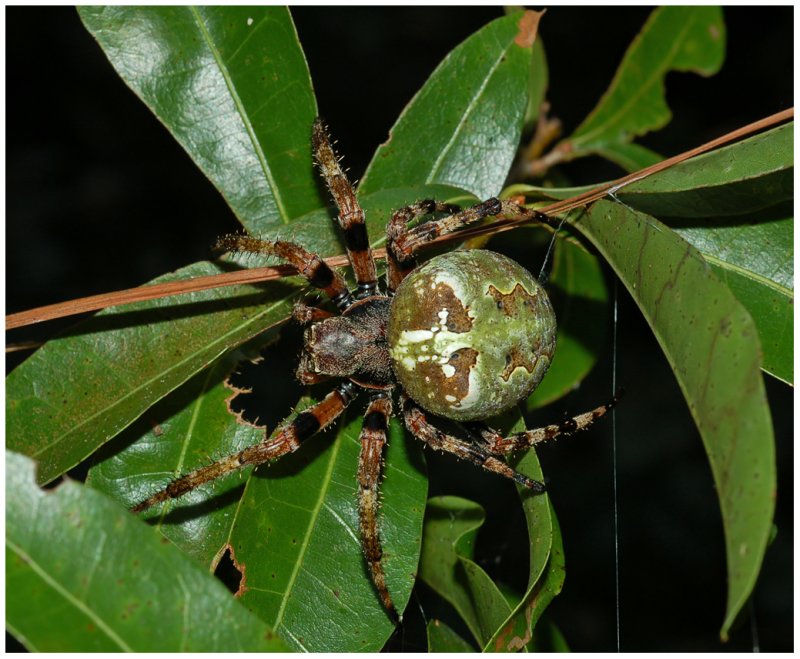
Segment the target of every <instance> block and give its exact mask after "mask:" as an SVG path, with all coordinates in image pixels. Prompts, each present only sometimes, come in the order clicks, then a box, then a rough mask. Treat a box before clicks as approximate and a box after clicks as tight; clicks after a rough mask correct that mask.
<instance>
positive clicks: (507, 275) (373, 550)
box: [133, 120, 610, 620]
mask: <svg viewBox="0 0 800 659" xmlns="http://www.w3.org/2000/svg"><path fill="white" fill-rule="evenodd" d="M312 142H313V148H314V155H315V157H316V160H317V164H318V166H319V168H320V171H321V173H322V176H323V178H324V179H325V182H326V184H327V186H328V189H329V190H330V192H331V195H332V196H333V199H334V201H335V202H336V205H337V207H338V208H339V216H338V218H337V219H338V222H339V224H340V226H341V228H342V230H343V232H344V237H345V244H346V247H347V253H348V257H349V260H350V263H351V265H352V267H353V271H354V274H355V278H356V283H357V289H356V291H355V292H354V293H352V292H351V291H350V290H349V289H348V288H347V286H346V284H345V281H344V279H343V278H342V276H341V275H340V274H339V273H337V272H335V271H333V270H331V269H330V267H328V265H327V264H326V263H325V262H324V261H323V260H322V259H321V258H320V257H319V256H318V255H316V254H313V253H311V252H308V251H307V250H305V249H304V248H303V247H301V246H299V245H296V244H294V243H289V242H283V241H266V240H260V239H256V238H252V237H249V236H227V237H225V238H223V239H221V240H220V241H219V245H218V247H219V248H220V249H222V250H224V251H239V252H254V253H260V254H266V255H273V256H278V257H280V258H281V259H283V260H284V261H286V262H288V263H290V264H291V265H293V266H295V267H296V268H297V270H298V272H299V274H300V275H302V276H303V277H305V278H306V279H307V280H308V282H309V284H311V285H312V286H313V287H315V288H317V289H319V290H321V291H323V292H324V293H325V294H326V295H327V296H328V297H329V298H330V300H332V302H333V303H334V304H335V305H336V307H337V308H338V310H339V312H340V313H339V314H338V315H337V314H336V313H333V312H331V311H327V310H325V309H322V308H317V307H312V306H307V305H305V304H302V303H300V304H298V305H297V306H296V307H295V310H294V317H295V319H296V320H297V321H299V322H301V323H303V324H306V325H307V327H306V330H305V334H304V342H303V351H302V354H301V357H300V365H299V367H298V370H297V377H298V378H299V379H300V381H301V382H303V383H307V384H312V383H316V382H321V381H324V380H327V379H330V378H339V379H340V382H339V383H338V384H337V385H336V386H335V388H334V389H333V390H332V391H331V392H330V393H329V394H328V395H327V396H325V398H323V399H322V400H321V401H319V402H318V403H316V404H315V405H312V406H311V407H310V408H308V409H307V410H305V411H303V412H301V413H300V414H298V415H297V416H296V417H294V418H293V419H292V420H291V421H289V422H286V423H284V425H282V426H280V427H279V429H278V430H277V431H276V432H275V433H273V434H272V435H271V436H268V437H265V438H264V440H263V441H262V442H261V443H259V444H256V445H254V446H250V447H248V448H245V449H244V450H242V451H240V452H239V453H236V454H234V455H230V456H227V457H225V458H222V459H221V460H218V461H216V462H214V463H213V464H210V465H208V466H207V467H203V468H202V469H198V470H197V471H194V472H191V473H189V474H186V475H184V476H181V477H179V478H178V479H176V480H174V481H172V482H171V483H170V484H169V485H167V486H166V487H165V488H164V489H163V490H161V491H160V492H157V493H155V494H154V495H152V496H151V497H149V498H148V499H146V500H145V501H142V502H141V503H139V504H138V505H136V506H134V508H133V510H134V511H135V512H139V511H142V510H145V509H146V508H149V507H150V506H153V505H155V504H157V503H160V502H162V501H166V500H168V499H173V498H177V497H180V496H182V495H184V494H186V493H187V492H189V491H190V490H193V489H194V488H196V487H198V486H199V485H202V484H203V483H207V482H209V481H211V480H214V479H216V478H219V477H220V476H222V475H223V474H226V473H228V472H231V471H233V470H236V469H240V468H242V467H244V466H247V465H259V464H263V463H265V462H270V461H273V460H276V459H278V458H280V457H281V456H282V455H285V454H286V453H289V452H292V451H295V450H297V449H298V448H299V447H300V445H301V444H302V442H303V441H304V440H306V439H308V438H309V437H311V436H312V435H314V434H315V433H316V432H317V431H319V430H321V429H323V428H325V427H326V426H328V425H330V424H331V423H332V422H333V421H335V420H336V419H337V418H338V417H339V416H340V415H341V414H342V412H344V410H345V409H346V407H347V406H348V405H349V404H350V403H351V402H352V401H353V399H354V398H355V397H356V395H357V393H358V392H359V390H364V391H366V392H367V393H368V394H369V395H370V402H369V404H368V406H367V410H366V413H365V415H364V423H363V428H362V431H361V437H360V440H361V454H360V458H359V464H358V475H357V477H358V497H359V500H358V512H359V520H360V524H359V526H360V534H361V546H362V549H363V551H364V556H365V558H366V562H367V566H368V569H369V573H370V577H371V578H372V581H373V583H374V584H375V588H376V590H377V593H378V595H379V597H380V599H381V601H382V602H383V605H384V606H385V607H386V610H387V611H388V612H389V614H390V615H391V616H392V617H393V618H394V619H395V620H396V619H398V617H399V616H398V614H397V611H396V610H395V606H394V603H393V601H392V597H391V595H390V594H389V588H388V586H387V584H386V577H385V574H384V570H383V566H382V564H381V556H382V549H381V543H380V538H379V534H378V521H377V520H378V485H379V481H380V470H381V456H382V452H383V447H384V444H385V443H386V430H387V424H388V419H389V417H390V416H391V414H392V393H393V392H396V393H397V394H398V398H399V403H400V409H401V416H402V419H403V421H404V422H405V425H406V427H407V428H408V430H409V431H410V432H411V434H412V435H414V437H416V438H417V439H419V440H420V441H422V442H423V443H425V444H426V445H428V446H430V447H431V448H433V449H436V450H440V451H445V452H448V453H452V454H453V455H455V456H457V457H458V458H461V459H464V460H467V461H470V462H472V463H474V464H476V465H478V466H480V467H483V468H484V469H486V470H488V471H492V472H494V473H497V474H499V475H501V476H504V477H506V478H510V479H512V480H514V481H515V482H516V483H518V484H520V485H522V486H524V487H526V488H528V489H530V490H532V491H534V492H543V491H544V486H543V485H542V484H541V483H539V482H538V481H534V480H532V479H530V478H528V477H527V476H525V475H524V474H521V473H519V472H517V471H515V470H514V469H512V468H511V467H510V466H509V465H508V464H507V463H506V462H505V461H504V460H503V459H502V456H503V455H506V454H508V453H511V452H512V451H515V450H518V449H522V448H527V447H530V446H532V445H533V444H535V443H537V442H540V441H542V440H544V439H549V438H552V437H555V436H557V435H560V434H564V433H570V432H573V431H575V430H578V429H580V428H585V427H587V426H588V425H589V424H591V423H592V422H593V421H594V420H595V419H596V418H598V417H600V416H602V415H603V414H605V412H606V411H607V410H608V409H609V407H610V405H604V406H602V407H598V408H597V409H595V410H592V411H591V412H587V413H585V414H581V415H579V416H576V417H574V418H572V419H568V420H567V421H564V422H562V423H559V424H555V425H549V426H544V427H542V428H537V429H534V430H528V431H525V432H519V433H515V434H513V435H510V436H508V437H503V436H502V435H500V434H499V433H497V432H495V431H493V430H491V429H489V428H488V427H480V428H479V429H478V430H477V432H476V433H475V434H474V439H460V438H459V437H456V436H454V435H450V434H448V433H446V432H444V431H442V430H441V429H439V428H438V427H436V426H434V425H433V424H431V423H430V421H429V420H428V418H427V414H428V413H433V414H437V415H440V416H443V417H446V418H449V419H452V420H455V421H477V420H481V419H485V418H487V417H490V416H493V415H496V414H499V413H500V412H502V411H504V410H507V409H509V408H510V407H512V406H513V405H515V404H516V403H517V402H519V401H520V400H521V399H522V398H524V397H525V396H527V395H528V394H529V393H530V392H531V391H532V390H533V389H534V388H535V387H536V385H538V384H539V382H540V381H541V379H542V377H543V376H544V374H545V372H546V371H547V368H548V367H549V365H550V361H551V359H552V356H553V352H554V350H555V335H556V323H555V316H554V314H553V309H552V306H551V305H550V301H549V299H548V298H547V294H546V293H545V291H544V289H543V288H542V286H541V285H540V284H539V282H538V281H537V280H536V279H535V278H534V277H533V276H532V275H531V274H530V273H529V272H528V271H527V270H525V269H524V268H523V267H522V266H520V265H519V264H518V263H515V262H514V261H512V260H511V259H508V258H507V257H505V256H502V255H500V254H495V253H494V252H489V251H486V250H472V251H457V252H452V253H449V254H444V255H441V256H438V257H435V258H433V259H431V260H430V261H428V262H427V263H426V264H425V265H423V266H422V267H420V268H417V267H416V259H415V253H416V251H417V250H418V249H419V247H421V246H422V245H424V244H426V243H427V242H430V241H431V240H432V239H433V238H436V237H437V236H440V235H443V234H445V233H450V232H452V231H455V230H456V229H459V228H461V227H463V226H465V225H467V224H470V223H472V222H475V221H477V220H480V219H482V218H484V217H489V216H493V215H498V214H501V213H519V212H520V208H519V207H518V206H517V205H515V204H512V203H509V202H503V201H500V200H498V199H495V198H492V199H488V200H486V201H484V202H482V203H480V204H477V205H476V206H472V207H471V208H467V209H464V210H461V209H459V208H458V207H455V206H451V205H448V204H443V203H439V202H436V201H432V200H424V201H418V202H416V203H415V204H412V205H410V206H406V207H404V208H401V209H399V210H397V211H395V212H394V213H393V214H392V217H391V219H390V220H389V223H388V225H387V229H386V239H387V240H386V246H387V263H388V268H387V274H386V287H387V290H386V293H381V292H380V291H379V289H378V282H377V274H376V269H375V262H374V260H373V257H372V252H371V250H370V247H369V240H368V237H367V232H366V227H365V224H364V212H363V211H362V210H361V207H360V206H359V204H358V201H357V199H356V196H355V193H354V191H353V189H352V186H351V185H350V182H349V181H348V179H347V177H346V176H345V174H344V172H343V171H342V169H341V168H340V167H339V164H338V160H337V158H336V155H335V154H334V152H333V149H332V147H331V144H330V140H329V138H328V136H327V133H326V131H325V128H324V126H323V124H322V122H321V121H320V120H317V121H316V122H315V123H314V127H313V132H312ZM433 213H440V214H441V213H443V214H444V216H443V217H439V218H438V219H434V220H431V221H429V222H426V223H422V224H419V225H418V226H416V227H414V228H409V223H410V222H411V220H413V219H415V218H418V217H421V216H424V215H430V214H433Z"/></svg>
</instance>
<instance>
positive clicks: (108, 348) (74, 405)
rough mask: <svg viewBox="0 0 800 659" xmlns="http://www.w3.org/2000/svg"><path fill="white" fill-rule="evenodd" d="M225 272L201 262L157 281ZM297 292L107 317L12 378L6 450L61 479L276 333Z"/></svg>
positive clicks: (251, 290)
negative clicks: (197, 380) (209, 371)
mask: <svg viewBox="0 0 800 659" xmlns="http://www.w3.org/2000/svg"><path fill="white" fill-rule="evenodd" d="M224 270H225V268H223V267H222V266H220V265H214V264H210V263H196V264H194V265H191V266H188V267H186V268H182V269H181V270H179V271H177V272H176V273H173V274H169V275H166V276H164V277H160V278H158V279H157V280H156V281H159V282H162V281H174V280H177V279H188V278H191V277H198V276H202V275H210V274H218V273H221V272H223V271H224ZM299 291H300V288H299V286H298V285H297V283H295V282H289V281H280V282H273V283H270V284H267V285H265V286H260V287H257V286H237V287H232V288H227V289H213V290H207V291H201V292H197V293H186V294H183V295H181V296H178V297H173V298H162V299H159V300H151V301H147V302H140V303H136V304H132V305H128V306H125V307H123V308H114V309H110V310H106V311H104V312H101V313H100V314H98V315H97V316H95V317H94V318H92V319H90V320H88V321H86V322H83V323H81V324H80V325H78V326H77V328H76V329H75V330H73V331H72V332H71V333H70V334H68V335H66V336H64V337H62V338H59V339H56V340H54V341H50V342H48V343H47V344H46V345H45V346H43V347H42V348H41V349H39V350H37V351H36V353H34V354H33V355H32V356H31V357H30V358H29V359H28V360H26V361H25V362H24V363H23V364H21V365H20V366H19V367H18V368H17V369H15V370H14V371H13V372H12V373H11V374H10V375H9V376H8V378H7V380H6V391H7V397H6V421H7V429H8V436H7V445H8V447H9V448H11V449H13V450H15V451H18V452H20V453H24V454H25V455H28V456H30V457H32V458H35V459H36V460H37V461H38V462H39V469H38V472H37V477H38V479H39V482H40V483H47V482H49V481H51V480H53V479H54V478H56V477H57V476H59V475H60V474H62V473H64V472H65V471H66V470H68V469H70V468H71V467H73V466H75V465H76V464H78V463H79V462H80V461H81V460H83V459H84V458H86V457H87V456H89V455H90V454H91V453H92V452H93V451H94V450H95V449H97V448H98V447H99V446H101V445H102V444H103V443H105V442H106V441H108V440H109V439H110V438H111V437H113V436H114V435H116V434H117V433H119V432H120V431H121V430H123V429H124V428H126V427H127V426H128V425H130V424H131V423H132V422H133V421H134V420H135V419H137V418H138V417H139V416H140V415H141V414H142V413H143V412H144V411H145V410H146V409H147V408H148V407H149V406H150V405H152V404H153V403H154V402H156V401H157V400H159V399H160V398H162V397H163V396H165V395H166V394H168V393H169V392H170V391H172V390H174V389H175V388H176V387H178V386H179V385H180V384H182V383H183V382H185V381H186V380H187V379H189V378H190V377H191V376H192V375H194V374H195V373H197V372H199V371H201V370H202V369H204V368H205V367H206V366H208V364H210V363H212V362H213V361H214V360H215V359H217V358H218V357H220V356H221V355H222V354H224V353H225V352H226V351H227V350H229V349H230V348H231V346H235V345H238V344H241V343H243V342H245V341H247V340H249V339H251V338H252V337H254V336H255V335H257V334H259V333H261V332H264V331H265V330H268V329H270V328H272V329H271V331H272V332H275V331H276V328H277V325H278V324H279V323H281V322H282V321H283V319H284V318H285V317H286V316H287V315H288V314H289V312H290V310H291V304H292V300H293V298H294V297H295V296H296V295H297V293H298V292H299Z"/></svg>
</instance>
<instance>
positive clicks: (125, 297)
mask: <svg viewBox="0 0 800 659" xmlns="http://www.w3.org/2000/svg"><path fill="white" fill-rule="evenodd" d="M793 117H794V108H789V109H788V110H783V111H782V112H778V113H776V114H773V115H771V116H769V117H766V118H764V119H761V120H759V121H755V122H753V123H751V124H748V125H746V126H743V127H742V128H739V129H737V130H734V131H732V132H730V133H727V134H726V135H723V136H722V137H718V138H717V139H715V140H711V141H710V142H706V143H705V144H703V145H701V146H699V147H696V148H694V149H691V150H689V151H685V152H684V153H681V154H679V155H677V156H673V157H672V158H667V159H666V160H663V161H661V162H659V163H656V164H655V165H651V166H650V167H645V168H644V169H641V170H639V171H638V172H634V173H632V174H628V175H627V176H623V177H622V178H619V179H617V180H616V181H612V182H610V183H604V184H603V185H599V186H597V187H596V188H593V189H592V190H589V191H587V192H584V193H583V194H580V195H577V196H575V197H572V198H570V199H565V200H563V201H557V202H555V203H552V204H550V205H548V206H545V207H543V208H539V209H537V210H536V211H532V210H529V209H527V208H524V207H522V206H518V213H517V215H516V217H514V219H508V220H499V221H497V222H492V223H491V224H485V225H481V226H479V227H474V228H473V229H465V230H464V231H459V232H457V233H453V234H449V235H447V236H441V237H440V238H437V239H436V240H433V241H431V242H430V243H428V244H429V245H434V244H438V243H443V242H451V241H454V240H464V239H466V238H471V237H474V236H477V235H483V234H493V233H499V232H501V231H508V230H510V229H513V228H515V227H518V226H520V225H523V224H527V223H530V222H534V221H541V215H542V214H545V215H557V214H559V213H565V212H567V211H569V210H572V209H573V208H578V207H581V206H585V205H586V204H589V203H591V202H593V201H597V200H598V199H602V198H603V197H605V196H606V195H608V193H609V192H610V191H612V190H613V191H616V190H618V189H620V188H622V187H624V186H625V185H629V184H630V183H633V182H634V181H639V180H641V179H643V178H646V177H648V176H652V175H653V174H655V173H657V172H660V171H662V170H664V169H668V168H669V167H672V166H673V165H676V164H678V163H679V162H683V161H684V160H688V159H689V158H693V157H695V156H697V155H700V154H702V153H706V152H707V151H710V150H712V149H715V148H717V147H719V146H722V145H723V144H727V143H729V142H733V141H734V140H737V139H739V138H741V137H745V136H747V135H751V134H753V133H755V132H757V131H760V130H764V129H766V128H771V127H772V126H775V125H777V124H780V123H783V122H784V121H788V120H790V119H792V118H793ZM373 254H374V256H375V257H376V258H379V259H383V258H386V252H385V250H382V249H380V250H374V252H373ZM325 262H326V263H327V264H328V265H330V266H332V267H341V266H345V265H347V256H345V255H340V256H334V257H330V258H327V259H325ZM296 273H297V271H296V270H295V269H294V268H292V267H291V266H287V265H280V266H275V267H270V268H251V269H248V270H240V271H236V272H229V273H224V274H221V275H209V276H207V277H196V278H194V279H183V280H180V281H174V282H169V283H164V284H151V285H147V286H139V287H137V288H129V289H126V290H122V291H115V292H112V293H102V294H100V295H92V296H90V297H84V298H78V299H75V300H68V301H66V302H59V303H57V304H50V305H47V306H44V307H38V308H36V309H30V310H28V311H20V312H19V313H13V314H9V315H8V316H6V330H9V329H15V328H18V327H23V326H25V325H32V324H34V323H39V322H43V321H45V320H53V319H55V318H63V317H66V316H72V315H75V314H80V313H85V312H88V311H97V310H98V309H105V308H107V307H113V306H118V305H121V304H131V303H133V302H142V301H144V300H153V299H156V298H162V297H169V296H172V295H180V294H182V293H194V292H197V291H202V290H206V289H210V288H218V287H222V286H235V285H240V284H255V283H259V282H262V281H270V280H274V279H280V278H282V277H289V276H292V275H294V274H296Z"/></svg>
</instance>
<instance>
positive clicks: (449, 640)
mask: <svg viewBox="0 0 800 659" xmlns="http://www.w3.org/2000/svg"><path fill="white" fill-rule="evenodd" d="M426 632H427V636H428V652H475V648H474V647H473V646H472V645H470V644H469V643H468V642H467V641H465V640H464V639H463V638H461V637H460V636H459V635H458V634H456V633H455V632H454V631H453V630H452V629H451V628H450V627H448V626H447V625H446V624H445V623H444V622H442V621H441V620H435V619H434V620H431V621H430V622H429V623H428V626H427V627H426Z"/></svg>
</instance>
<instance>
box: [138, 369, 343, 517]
mask: <svg viewBox="0 0 800 659" xmlns="http://www.w3.org/2000/svg"><path fill="white" fill-rule="evenodd" d="M355 394H356V391H355V386H354V385H353V384H352V383H351V382H343V383H342V384H340V385H339V386H338V387H337V388H336V389H334V390H333V391H332V392H330V393H329V394H328V395H327V396H326V397H325V398H323V399H322V400H321V401H320V402H318V403H316V404H315V405H312V406H311V407H309V408H308V409H307V410H305V411H303V412H300V414H298V415H297V416H296V417H295V418H294V419H292V421H290V422H289V423H287V424H285V425H284V426H283V427H281V428H280V430H278V432H277V433H275V435H274V436H272V437H265V438H264V441H263V442H260V443H259V444H255V445H253V446H248V447H247V448H246V449H243V450H241V451H239V452H238V453H234V454H233V455H229V456H227V457H224V458H222V459H221V460H217V461H216V462H214V463H212V464H210V465H208V466H206V467H201V468H200V469H197V470H195V471H193V472H191V473H188V474H185V475H183V476H181V477H179V478H177V479H176V480H174V481H172V482H171V483H170V484H169V485H167V486H166V487H165V488H164V489H163V490H161V491H159V492H156V493H155V494H153V495H152V496H150V497H148V498H147V499H145V500H144V501H142V502H140V503H138V504H136V505H135V506H133V507H132V508H131V511H132V512H134V513H138V512H142V511H143V510H147V509H148V508H150V507H151V506H155V505H156V504H158V503H161V502H162V501H167V500H168V499H177V498H178V497H182V496H183V495H184V494H186V493H187V492H191V491H192V490H194V489H196V488H198V487H200V486H201V485H203V484H204V483H208V482H210V481H213V480H216V479H217V478H220V477H221V476H224V475H225V474H227V473H230V472H232V471H236V470H238V469H242V468H243V467H246V466H248V465H254V466H258V465H260V464H263V463H265V462H271V461H273V460H277V459H278V458H280V457H281V456H283V455H285V454H287V453H292V452H294V451H296V450H297V449H299V448H300V445H301V444H302V443H303V442H304V441H305V440H306V439H308V438H309V437H311V436H312V435H314V434H316V433H317V432H318V431H319V430H322V429H323V428H325V427H326V426H328V425H330V424H331V423H333V422H334V421H335V420H336V419H337V418H338V417H339V416H340V415H341V414H342V412H344V410H345V409H346V408H347V406H348V405H349V404H350V402H351V401H352V400H353V398H355Z"/></svg>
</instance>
